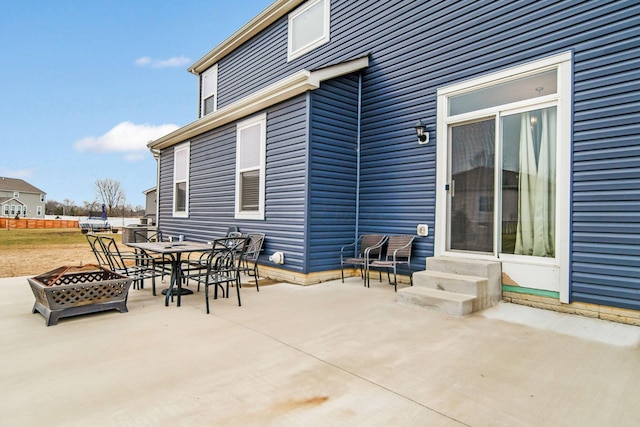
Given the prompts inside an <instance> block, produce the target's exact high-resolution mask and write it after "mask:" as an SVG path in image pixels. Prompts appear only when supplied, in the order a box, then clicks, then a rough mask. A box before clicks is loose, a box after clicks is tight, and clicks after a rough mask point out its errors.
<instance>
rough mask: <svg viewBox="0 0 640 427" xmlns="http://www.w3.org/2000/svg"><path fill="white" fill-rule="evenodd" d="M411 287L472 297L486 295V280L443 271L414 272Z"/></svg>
mask: <svg viewBox="0 0 640 427" xmlns="http://www.w3.org/2000/svg"><path fill="white" fill-rule="evenodd" d="M413 286H420V287H424V288H431V289H439V290H441V291H447V292H457V293H459V294H467V295H473V296H476V297H477V296H485V295H486V294H487V278H486V277H479V276H466V275H462V274H455V273H447V272H444V271H431V270H427V271H416V272H415V273H413Z"/></svg>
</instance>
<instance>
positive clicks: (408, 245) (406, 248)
mask: <svg viewBox="0 0 640 427" xmlns="http://www.w3.org/2000/svg"><path fill="white" fill-rule="evenodd" d="M415 238H416V236H389V238H388V239H387V246H386V254H385V256H384V257H382V258H381V259H377V260H374V261H372V262H371V263H369V265H368V268H372V267H373V268H384V269H385V270H387V279H388V280H389V283H391V277H390V275H389V272H390V269H392V268H393V288H394V289H395V291H396V292H397V291H398V277H397V268H398V266H399V265H406V266H407V268H408V270H409V283H410V284H411V286H413V273H412V272H411V250H412V247H413V240H414V239H415ZM368 286H369V275H367V287H368Z"/></svg>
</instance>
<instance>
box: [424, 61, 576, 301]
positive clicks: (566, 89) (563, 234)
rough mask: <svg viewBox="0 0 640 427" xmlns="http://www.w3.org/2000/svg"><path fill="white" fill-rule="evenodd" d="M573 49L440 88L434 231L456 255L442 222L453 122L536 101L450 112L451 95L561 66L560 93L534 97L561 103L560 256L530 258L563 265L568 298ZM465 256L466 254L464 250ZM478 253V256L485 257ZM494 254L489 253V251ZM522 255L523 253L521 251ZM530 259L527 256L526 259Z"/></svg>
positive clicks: (563, 296) (438, 251)
mask: <svg viewBox="0 0 640 427" xmlns="http://www.w3.org/2000/svg"><path fill="white" fill-rule="evenodd" d="M572 62H573V55H572V52H564V53H561V54H558V55H554V56H551V57H547V58H544V59H541V60H538V61H533V62H530V63H527V64H523V65H521V66H517V67H513V68H509V69H506V70H502V71H499V72H497V73H492V74H488V75H485V76H481V77H478V78H472V79H469V80H467V81H464V82H461V83H457V84H454V85H451V86H448V87H444V88H441V89H438V92H437V119H436V126H437V147H436V164H437V165H438V166H437V173H436V224H439V226H438V227H437V230H436V232H435V236H434V255H435V256H439V255H444V254H446V255H447V256H458V255H459V254H457V253H455V252H447V251H446V236H445V235H446V232H443V231H442V228H446V226H445V224H447V207H446V206H447V192H446V191H445V184H446V183H447V173H448V170H447V169H448V168H447V167H446V165H447V162H448V161H449V153H448V137H447V135H448V125H449V123H451V122H458V121H460V120H463V119H471V118H474V117H480V116H485V115H487V114H490V112H491V111H498V110H501V111H504V110H507V109H508V110H515V109H517V108H521V107H524V106H526V105H528V104H532V102H531V101H530V100H525V101H520V102H516V103H513V104H508V105H500V106H496V107H492V108H488V109H485V110H482V111H474V112H471V113H466V114H461V115H458V116H451V117H448V115H447V111H448V108H447V100H448V98H449V97H450V96H453V95H456V94H458V93H462V92H467V91H471V90H475V89H479V88H481V87H483V86H489V85H493V84H496V83H498V82H500V81H501V80H503V81H506V80H511V79H514V78H518V77H523V76H525V75H527V74H535V73H538V72H541V71H543V70H544V69H545V68H546V69H550V68H557V69H558V88H557V94H556V95H555V96H552V97H544V98H542V99H538V100H535V103H536V104H537V103H539V102H544V101H546V100H547V99H548V98H552V99H554V100H556V103H557V104H556V105H557V114H558V118H557V126H558V141H559V142H561V141H562V142H564V143H558V151H557V158H556V161H557V164H558V167H557V169H556V173H557V176H556V179H557V183H556V206H557V227H556V257H555V259H546V260H545V259H540V258H538V257H530V260H529V261H528V262H529V263H530V264H532V265H534V264H547V263H551V262H553V263H554V264H555V265H557V267H558V268H559V269H560V271H561V274H560V288H559V294H560V301H561V302H564V303H568V302H569V281H570V278H569V249H570V248H569V239H570V236H569V227H570V202H569V200H570V199H569V197H570V188H571V145H572V144H571V141H572V137H571V123H572V119H571V112H572V105H573V104H572V93H571V87H572V71H571V70H572ZM462 256H464V255H462ZM482 257H483V256H482V255H480V256H478V258H482ZM487 258H491V257H487ZM521 258H524V257H521ZM525 262H526V261H525Z"/></svg>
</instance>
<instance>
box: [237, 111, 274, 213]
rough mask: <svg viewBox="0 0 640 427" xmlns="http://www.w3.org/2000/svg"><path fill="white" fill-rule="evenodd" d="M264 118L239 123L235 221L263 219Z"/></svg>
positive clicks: (254, 118) (262, 115)
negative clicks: (240, 219) (239, 219)
mask: <svg viewBox="0 0 640 427" xmlns="http://www.w3.org/2000/svg"><path fill="white" fill-rule="evenodd" d="M266 128H267V117H266V115H265V114H260V115H259V116H256V117H252V118H250V119H248V120H245V121H243V122H240V123H238V127H237V141H236V218H245V219H264V199H265V197H264V194H265V156H266V140H267V134H266Z"/></svg>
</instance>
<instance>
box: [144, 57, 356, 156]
mask: <svg viewBox="0 0 640 427" xmlns="http://www.w3.org/2000/svg"><path fill="white" fill-rule="evenodd" d="M368 66H369V57H368V56H364V57H361V58H357V59H353V60H350V61H346V62H342V63H339V64H336V65H331V66H328V67H324V68H320V69H318V70H314V71H308V70H300V71H298V72H296V73H294V74H292V75H290V76H289V77H286V78H284V79H282V80H280V81H278V82H275V83H273V84H271V85H269V86H267V87H265V88H264V89H261V90H259V91H257V92H255V93H252V94H251V95H249V96H247V97H245V98H242V99H239V100H238V101H236V102H234V103H232V104H229V105H227V106H226V107H223V108H220V109H219V110H218V111H215V112H213V113H210V114H207V115H206V116H204V117H202V118H200V119H198V120H196V121H195V122H191V123H189V124H188V125H186V126H183V127H181V128H180V129H178V130H176V131H174V132H171V133H170V134H168V135H165V136H163V137H162V138H158V139H156V140H154V141H151V142H149V143H148V144H147V146H148V147H149V149H151V150H162V149H164V148H167V147H170V146H172V145H174V144H177V143H180V142H182V141H185V140H187V139H189V138H193V137H195V136H198V135H200V134H202V133H204V132H207V131H209V130H212V129H215V128H217V127H220V126H222V125H225V124H227V123H230V122H232V121H235V120H239V119H242V118H244V117H247V116H248V115H250V114H253V113H257V112H258V111H262V110H264V109H265V108H267V107H270V106H272V105H275V104H277V103H279V102H282V101H285V100H287V99H290V98H293V97H294V96H297V95H300V94H301V93H304V92H306V91H309V90H315V89H318V88H319V87H320V83H322V82H323V81H325V80H330V79H334V78H336V77H340V76H343V75H346V74H350V73H354V72H356V71H359V70H361V69H363V68H366V67H368Z"/></svg>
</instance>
